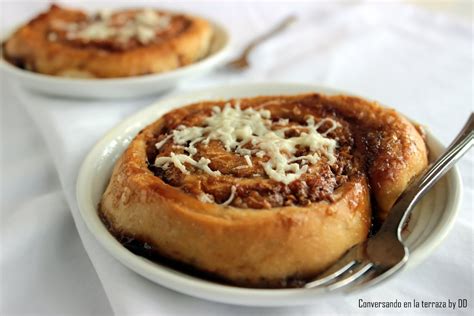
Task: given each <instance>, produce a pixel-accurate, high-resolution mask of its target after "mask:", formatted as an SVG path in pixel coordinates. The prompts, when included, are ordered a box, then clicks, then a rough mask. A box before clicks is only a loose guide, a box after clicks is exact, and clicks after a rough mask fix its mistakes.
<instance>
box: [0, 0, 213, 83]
mask: <svg viewBox="0 0 474 316" xmlns="http://www.w3.org/2000/svg"><path fill="white" fill-rule="evenodd" d="M212 34H213V30H212V27H211V26H210V24H209V22H207V21H206V20H203V19H201V18H197V17H192V16H188V15H182V14H175V13H171V12H165V11H159V10H155V9H134V10H122V11H115V12H112V11H105V10H103V11H100V12H98V13H97V14H93V15H88V14H86V13H84V12H82V11H79V10H71V9H64V8H61V7H59V6H57V5H52V6H51V8H50V9H49V11H47V12H45V13H43V14H40V15H39V16H37V17H36V18H34V19H33V20H31V21H30V22H29V23H28V24H26V25H24V26H22V27H21V28H19V29H18V30H17V31H16V32H15V33H14V34H13V35H12V36H11V37H10V38H9V39H8V40H7V41H6V42H5V43H4V50H3V51H4V57H5V59H6V60H7V61H10V62H11V63H13V64H15V65H17V66H19V67H22V68H25V69H28V70H31V71H35V72H39V73H43V74H48V75H55V76H67V77H86V78H87V77H91V78H114V77H128V76H139V75H145V74H153V73H161V72H164V71H168V70H172V69H175V68H178V67H181V66H184V65H188V64H190V63H193V62H195V61H197V60H199V59H201V58H203V57H204V56H206V54H207V53H208V50H209V47H210V43H211V39H212Z"/></svg>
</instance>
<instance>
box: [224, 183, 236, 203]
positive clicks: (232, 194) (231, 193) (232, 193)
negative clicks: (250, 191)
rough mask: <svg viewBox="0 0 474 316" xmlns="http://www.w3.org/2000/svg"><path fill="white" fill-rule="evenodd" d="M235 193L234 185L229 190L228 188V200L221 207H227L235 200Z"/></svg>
mask: <svg viewBox="0 0 474 316" xmlns="http://www.w3.org/2000/svg"><path fill="white" fill-rule="evenodd" d="M236 191H237V188H236V187H235V185H233V186H232V187H231V188H230V196H229V198H228V199H227V200H226V201H225V202H224V203H222V204H221V205H229V204H230V203H232V201H233V200H234V198H235V192H236Z"/></svg>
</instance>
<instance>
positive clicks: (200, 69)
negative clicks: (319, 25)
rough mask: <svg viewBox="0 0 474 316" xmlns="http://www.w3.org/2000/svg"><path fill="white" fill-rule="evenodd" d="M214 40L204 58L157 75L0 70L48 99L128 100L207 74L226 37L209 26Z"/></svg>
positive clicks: (6, 66)
mask: <svg viewBox="0 0 474 316" xmlns="http://www.w3.org/2000/svg"><path fill="white" fill-rule="evenodd" d="M211 23H212V26H213V28H214V32H215V36H214V38H213V41H212V44H211V49H210V52H209V54H208V56H207V57H205V58H204V59H201V60H200V61H197V62H195V63H193V64H190V65H187V66H184V67H181V68H178V69H176V70H172V71H168V72H164V73H161V74H154V75H144V76H135V77H127V78H112V79H78V78H65V77H56V76H50V75H43V74H39V73H35V72H32V71H28V70H24V69H21V68H19V67H16V66H14V65H12V64H10V63H8V62H6V61H5V60H3V58H0V69H1V70H2V71H3V72H5V73H6V74H7V75H8V76H10V77H11V78H13V79H15V80H17V81H18V82H19V83H20V84H21V85H23V86H25V87H27V88H30V89H32V90H35V91H39V92H42V93H45V94H49V95H55V96H65V97H73V98H89V99H97V98H100V99H113V98H132V97H139V96H145V95H151V94H158V93H160V92H163V91H166V90H169V89H171V88H173V87H175V86H176V85H178V84H179V83H181V82H182V81H185V80H188V79H190V78H195V77H199V76H202V75H205V74H207V73H209V72H210V71H211V70H213V69H214V68H216V67H217V66H219V65H221V64H223V62H224V61H225V59H226V57H227V56H228V53H229V49H230V48H229V34H228V32H227V31H226V30H225V29H224V28H223V27H222V26H220V25H219V24H217V23H215V22H211Z"/></svg>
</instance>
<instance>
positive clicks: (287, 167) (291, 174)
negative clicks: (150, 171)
mask: <svg viewBox="0 0 474 316" xmlns="http://www.w3.org/2000/svg"><path fill="white" fill-rule="evenodd" d="M212 111H213V112H212V115H211V116H210V117H208V118H206V119H205V120H204V122H203V126H192V127H187V126H183V125H180V126H178V127H177V128H176V129H175V130H173V131H172V133H171V134H169V135H167V136H165V138H164V139H163V140H161V141H160V142H158V143H157V144H156V148H157V149H160V148H161V147H162V146H163V145H164V144H165V143H166V142H168V141H169V140H170V139H172V140H173V143H174V144H176V145H178V146H181V148H183V149H184V151H185V152H187V154H175V153H171V154H170V156H169V157H157V159H156V161H155V166H157V167H159V168H162V169H167V168H168V167H169V165H170V164H173V165H174V166H175V167H176V168H178V169H179V170H180V171H181V172H182V173H184V174H189V171H188V170H187V169H186V166H185V164H189V165H191V166H194V167H195V168H198V169H200V170H202V171H204V172H206V173H208V174H210V175H213V176H218V175H220V174H221V173H220V172H219V171H218V170H217V171H214V170H211V169H210V167H209V163H210V162H211V161H210V160H209V159H207V158H204V157H201V158H200V160H199V161H196V160H194V159H193V156H194V155H195V154H196V153H197V149H196V147H195V145H196V144H197V143H201V144H203V145H204V146H206V145H207V144H209V142H210V141H211V140H217V141H220V142H221V143H222V145H223V146H224V148H225V150H226V151H228V152H234V153H237V154H239V155H241V156H242V157H243V158H244V160H245V162H246V164H247V166H249V167H252V166H253V164H252V160H251V156H255V157H259V158H261V159H262V160H264V162H262V161H260V162H259V163H260V164H261V165H262V167H263V169H264V171H265V173H266V174H267V176H268V177H269V178H271V179H273V180H275V181H278V182H282V183H284V184H289V183H291V182H293V181H294V180H296V179H298V178H299V177H301V175H302V174H304V173H306V172H308V170H309V168H310V166H311V165H312V164H316V163H317V162H318V161H320V159H321V158H322V157H323V156H324V157H326V159H327V161H328V163H329V164H333V163H335V162H336V156H335V150H336V147H337V141H336V140H335V139H331V138H329V137H327V135H328V134H329V133H330V132H332V131H334V130H335V129H336V128H338V127H339V126H340V125H339V124H338V123H337V122H335V121H334V120H332V119H329V118H325V119H322V120H320V121H319V122H317V123H316V122H315V120H314V117H312V116H310V117H308V118H307V120H306V125H288V123H289V121H288V120H287V119H283V120H282V119H280V120H279V121H278V122H276V123H272V120H271V113H270V111H268V110H265V109H261V110H255V109H252V108H247V109H245V110H241V108H240V105H239V103H236V104H235V106H234V107H232V106H231V105H230V104H229V103H228V104H226V105H225V106H224V108H223V109H221V108H219V107H214V108H213V110H212ZM324 123H330V124H331V127H330V128H329V129H327V130H326V131H325V132H324V133H320V132H318V129H319V128H320V127H321V126H322V125H323V124H324ZM279 125H284V126H279ZM272 127H273V129H272ZM289 130H297V131H299V134H298V135H297V136H293V137H286V135H285V132H286V131H289ZM302 148H305V149H308V153H307V154H306V155H303V156H295V154H296V153H297V151H298V149H302ZM264 157H267V159H266V160H265V159H263V158H264Z"/></svg>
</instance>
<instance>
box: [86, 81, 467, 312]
mask: <svg viewBox="0 0 474 316" xmlns="http://www.w3.org/2000/svg"><path fill="white" fill-rule="evenodd" d="M304 92H319V93H325V94H340V93H343V94H348V93H345V92H342V91H336V90H332V89H328V88H323V87H319V86H313V85H303V84H247V85H238V86H230V87H217V88H210V89H207V90H202V91H199V92H193V93H189V94H185V95H179V96H175V97H169V98H166V99H163V100H160V101H158V102H156V103H154V104H153V105H151V106H150V107H148V108H146V109H144V110H142V111H140V112H138V113H136V114H135V115H133V116H131V117H130V118H128V119H127V120H125V121H124V122H122V123H121V124H119V125H118V126H116V127H115V128H113V129H112V130H111V131H110V132H108V133H107V134H106V135H105V136H104V138H103V139H102V140H100V141H99V142H98V143H97V144H96V145H95V147H94V148H93V149H92V150H91V152H90V153H89V155H88V156H87V157H86V159H85V161H84V163H83V165H82V167H81V170H80V172H79V177H78V181H77V202H78V206H79V209H80V212H81V215H82V218H83V219H84V221H85V223H86V225H87V227H88V228H89V230H90V231H91V232H92V234H93V235H94V236H95V237H96V238H97V240H98V241H99V242H100V243H101V244H102V246H103V247H104V248H105V249H106V250H107V251H109V252H110V254H111V255H112V256H114V257H115V258H116V259H117V260H119V261H120V262H121V263H123V264H124V265H125V266H127V267H129V268H130V269H132V270H134V271H135V272H137V273H138V274H140V275H142V276H144V277H145V278H147V279H150V280H152V281H154V282H156V283H158V284H161V285H162V286H165V287H168V288H170V289H173V290H175V291H178V292H181V293H185V294H188V295H191V296H196V297H199V298H203V299H207V300H211V301H217V302H222V303H231V304H238V305H252V306H289V305H301V304H314V303H316V302H317V301H318V300H317V299H318V298H321V297H323V296H325V295H327V294H331V295H337V294H339V295H340V293H341V292H330V293H326V292H324V291H322V290H318V289H300V288H297V289H248V288H242V287H235V286H229V285H223V284H218V283H213V282H210V281H207V280H203V279H200V278H197V277H193V276H190V275H187V274H185V273H182V272H179V271H176V270H173V269H172V268H169V267H165V266H162V265H160V264H159V263H155V262H152V261H150V260H148V259H145V258H143V257H140V256H137V255H135V254H133V253H132V252H130V251H129V250H127V249H126V248H125V247H123V246H122V245H121V244H120V243H119V242H118V241H117V240H116V239H115V238H114V237H113V236H112V235H111V234H110V233H109V232H108V231H107V229H106V228H105V226H104V225H103V224H102V222H101V220H100V218H99V216H98V213H97V205H98V203H99V201H100V199H101V196H102V193H103V192H104V190H105V187H106V185H107V183H108V181H109V179H110V175H111V172H112V168H113V166H114V164H115V161H116V160H117V158H118V157H119V156H120V155H121V154H122V152H123V151H124V150H125V149H126V148H127V146H128V144H129V143H130V140H131V139H132V138H133V137H134V136H135V135H136V134H137V133H138V132H139V131H140V130H141V129H142V128H144V127H145V126H146V125H148V124H149V123H151V122H153V121H155V120H156V119H158V118H159V117H160V116H162V115H163V114H164V113H166V112H168V111H170V110H171V109H173V108H176V107H179V106H183V105H186V104H190V103H192V102H197V101H201V100H212V99H214V100H219V99H229V98H240V97H252V96H258V95H286V94H297V93H304ZM427 144H428V147H429V150H430V154H431V155H432V158H436V157H437V156H439V155H440V154H441V153H442V152H443V150H444V148H443V146H442V145H441V144H440V142H439V141H438V140H436V138H435V137H434V136H433V135H432V134H431V133H430V132H429V131H428V132H427ZM461 191H462V183H461V177H460V175H459V171H458V170H457V168H456V167H455V168H453V169H452V170H451V171H450V172H448V173H447V174H446V176H444V178H443V179H442V180H441V181H439V182H438V183H437V184H436V185H435V186H434V187H433V189H432V190H431V191H430V192H429V193H428V195H427V196H426V197H425V198H424V199H423V200H422V201H421V202H420V203H419V204H418V205H417V207H416V209H415V210H414V212H413V214H412V216H411V219H410V222H409V224H408V228H407V229H406V233H405V236H404V239H405V243H406V245H407V247H408V248H409V250H410V259H409V261H408V264H407V265H406V267H405V269H407V268H413V267H414V266H416V265H417V264H419V263H420V262H421V261H423V260H424V259H426V257H427V256H428V255H429V254H430V253H432V252H433V250H434V249H435V248H436V247H437V246H438V245H439V244H440V242H441V241H442V240H443V239H444V238H445V237H446V235H447V234H448V232H449V230H450V229H451V228H452V225H453V223H454V220H455V217H456V214H457V212H458V210H459V206H460V201H461V194H462V192H461ZM385 282H387V281H383V282H381V283H382V284H383V283H385Z"/></svg>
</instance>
